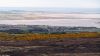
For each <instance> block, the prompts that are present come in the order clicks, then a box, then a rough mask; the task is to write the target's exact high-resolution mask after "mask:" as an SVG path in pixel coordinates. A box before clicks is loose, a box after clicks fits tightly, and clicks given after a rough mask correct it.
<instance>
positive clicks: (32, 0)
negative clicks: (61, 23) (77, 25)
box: [0, 0, 100, 8]
mask: <svg viewBox="0 0 100 56" xmlns="http://www.w3.org/2000/svg"><path fill="white" fill-rule="evenodd" d="M99 5H100V0H0V7H64V8H100V6H99Z"/></svg>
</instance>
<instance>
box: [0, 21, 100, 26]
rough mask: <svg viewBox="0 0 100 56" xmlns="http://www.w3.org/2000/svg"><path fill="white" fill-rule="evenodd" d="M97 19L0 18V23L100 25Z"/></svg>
mask: <svg viewBox="0 0 100 56" xmlns="http://www.w3.org/2000/svg"><path fill="white" fill-rule="evenodd" d="M98 22H100V20H99V19H97V20H96V19H37V20H0V24H10V25H51V26H84V27H100V24H99V23H98Z"/></svg>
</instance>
